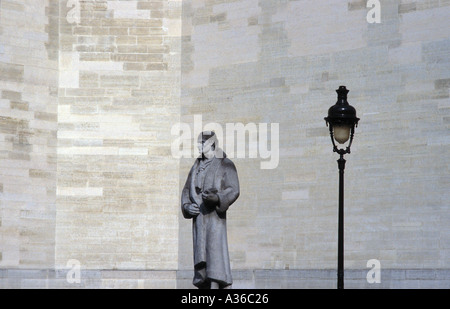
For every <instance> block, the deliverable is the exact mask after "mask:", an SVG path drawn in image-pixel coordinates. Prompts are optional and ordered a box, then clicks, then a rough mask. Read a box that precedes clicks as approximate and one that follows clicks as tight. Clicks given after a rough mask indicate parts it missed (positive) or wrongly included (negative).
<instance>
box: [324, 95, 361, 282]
mask: <svg viewBox="0 0 450 309" xmlns="http://www.w3.org/2000/svg"><path fill="white" fill-rule="evenodd" d="M336 92H337V96H338V100H337V102H336V104H335V105H333V106H331V107H330V108H329V109H328V117H325V122H326V124H327V126H328V127H329V129H330V136H331V142H332V143H333V152H337V153H338V154H339V155H340V158H339V160H337V162H338V167H339V215H338V221H339V224H338V272H337V277H338V278H337V288H338V289H343V288H344V169H345V159H344V155H345V154H346V153H350V147H351V145H352V142H353V135H354V133H355V126H358V121H359V118H357V117H356V110H355V108H354V107H353V106H351V105H350V104H348V102H347V93H348V92H349V90H347V88H345V86H340V87H339V89H337V90H336ZM336 142H337V143H338V144H340V145H343V146H342V147H345V149H344V148H338V146H337V145H336ZM346 142H348V144H347V145H346V146H345V143H346Z"/></svg>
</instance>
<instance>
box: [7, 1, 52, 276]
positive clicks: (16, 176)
mask: <svg viewBox="0 0 450 309" xmlns="http://www.w3.org/2000/svg"><path fill="white" fill-rule="evenodd" d="M57 7H58V6H57V2H56V1H40V0H39V1H21V2H18V1H1V2H0V268H2V269H3V268H37V269H39V268H48V267H53V265H54V255H55V228H54V227H55V210H56V209H55V199H56V159H57V158H56V146H57V137H56V132H57V128H58V124H57V107H58V26H57V24H58V10H57Z"/></svg>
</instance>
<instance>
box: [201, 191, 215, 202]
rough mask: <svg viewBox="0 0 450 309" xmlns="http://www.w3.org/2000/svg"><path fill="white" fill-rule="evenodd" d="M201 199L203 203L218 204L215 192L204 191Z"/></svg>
mask: <svg viewBox="0 0 450 309" xmlns="http://www.w3.org/2000/svg"><path fill="white" fill-rule="evenodd" d="M202 198H203V200H204V201H205V202H208V203H210V204H217V203H219V197H218V196H217V194H216V193H215V192H211V191H205V192H203V193H202Z"/></svg>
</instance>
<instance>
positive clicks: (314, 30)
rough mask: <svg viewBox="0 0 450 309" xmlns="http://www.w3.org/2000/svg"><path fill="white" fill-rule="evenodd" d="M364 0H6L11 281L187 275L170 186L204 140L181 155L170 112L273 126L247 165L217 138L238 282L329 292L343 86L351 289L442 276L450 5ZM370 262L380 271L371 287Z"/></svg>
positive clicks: (1, 225) (138, 283)
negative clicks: (376, 10) (225, 166)
mask: <svg viewBox="0 0 450 309" xmlns="http://www.w3.org/2000/svg"><path fill="white" fill-rule="evenodd" d="M366 2H367V1H363V0H346V1H343V0H329V1H313V0H302V1H296V0H291V1H289V0H183V1H180V0H173V1H163V0H148V1H147V0H142V1H137V0H136V1H134V0H132V1H125V0H83V1H82V0H79V1H78V0H45V1H44V0H32V1H31V0H30V1H14V0H2V1H0V288H4V287H32V288H34V287H43V288H49V287H64V288H119V287H120V288H175V287H178V288H184V287H186V288H188V287H192V285H191V279H192V236H191V222H190V221H188V220H185V219H184V218H182V216H180V208H179V207H180V205H179V198H180V188H181V186H182V185H183V184H184V181H185V178H186V176H187V173H188V171H189V168H190V167H191V165H192V163H193V160H194V159H193V158H194V155H195V154H196V153H195V144H194V138H195V135H192V136H191V137H192V140H191V142H192V143H191V146H192V149H191V150H192V152H191V154H192V156H191V157H190V158H181V159H179V158H178V157H177V156H176V155H174V154H173V153H172V150H173V149H172V147H171V146H173V142H174V140H175V138H176V135H173V134H172V133H173V131H172V129H173V128H174V126H175V125H177V124H180V122H181V123H187V124H188V125H190V126H191V128H193V132H195V131H196V129H198V120H199V119H200V118H201V120H202V125H207V124H210V123H212V122H214V123H216V124H217V126H218V127H221V128H222V129H223V130H224V133H225V131H226V130H225V129H226V126H227V124H242V125H252V124H255V125H256V127H257V128H258V129H259V128H260V127H259V126H258V125H259V124H262V125H264V124H267V125H268V133H269V134H268V140H267V145H266V146H267V147H268V149H271V147H272V150H273V151H272V155H273V156H277V160H275V161H274V162H275V163H276V164H275V166H273V168H271V169H262V168H261V166H262V165H261V163H263V162H267V158H265V157H263V156H262V155H263V154H262V153H261V148H259V147H258V146H260V145H261V144H262V143H264V142H266V141H265V140H264V139H263V138H261V136H260V138H259V139H258V143H259V144H258V145H256V146H255V145H250V143H249V142H248V143H247V145H246V147H245V154H246V155H245V156H244V157H243V158H241V157H238V151H237V148H234V149H233V148H229V146H236V145H233V144H232V143H231V139H230V138H229V136H227V135H226V134H224V136H223V138H222V139H220V140H219V143H220V144H221V146H224V148H225V150H226V151H227V154H228V155H229V156H230V157H231V159H232V160H233V161H234V162H235V164H236V167H237V169H238V174H239V178H240V184H241V196H240V197H239V199H238V201H237V202H236V203H235V204H234V205H233V206H232V207H231V208H230V210H229V212H228V240H229V247H230V255H231V266H232V271H233V276H234V278H235V287H244V288H246V287H250V288H299V287H300V288H308V287H314V288H334V287H335V276H336V273H335V268H336V258H337V254H336V252H337V202H338V201H337V198H338V169H337V164H336V161H335V160H337V155H336V154H334V153H332V148H331V143H330V138H329V135H328V128H327V127H326V126H325V121H324V120H323V117H325V116H326V112H327V110H328V108H329V107H330V106H331V105H332V104H334V103H335V101H336V94H335V92H334V91H335V89H337V88H338V87H339V86H340V85H346V86H347V88H348V89H350V93H349V102H350V103H351V104H352V105H353V106H354V107H355V108H356V109H357V112H358V116H359V117H360V118H361V121H360V125H359V127H358V128H357V131H356V136H355V141H354V144H353V147H352V154H350V155H347V156H346V158H347V165H346V171H345V173H346V174H345V189H346V192H345V268H346V277H345V278H346V286H347V287H360V288H361V287H362V288H373V287H381V288H400V287H411V288H423V287H433V288H434V287H441V288H442V287H444V288H445V287H450V281H449V279H448V278H449V275H448V274H449V269H450V255H449V254H450V242H449V239H450V229H449V224H448V222H450V217H449V203H448V200H449V197H450V196H449V191H448V187H449V182H450V178H449V176H448V175H449V170H448V168H449V156H448V155H447V154H448V152H449V144H450V134H449V119H450V118H449V117H450V116H449V107H450V103H449V102H450V101H449V85H450V83H449V80H450V63H449V59H450V57H449V55H450V41H449V37H450V33H449V29H450V27H449V26H450V25H449V21H448V16H449V14H450V5H449V3H448V1H438V0H433V1H428V0H427V1H425V0H415V1H413V0H381V1H380V4H381V6H380V23H369V22H368V19H367V14H368V13H369V10H370V8H367V7H366ZM196 120H197V122H196ZM271 124H277V125H278V129H279V130H278V131H277V133H278V134H275V135H271V134H270V133H273V132H275V131H273V130H274V129H275V127H271V126H270V125H271ZM217 126H216V127H217ZM250 127H251V126H249V127H247V128H250ZM201 129H202V128H200V130H201ZM175 133H176V132H175ZM258 133H261V131H258ZM230 144H231V145H230ZM274 148H276V149H278V152H277V153H278V155H277V154H276V152H274V151H275V149H274ZM228 149H230V151H228ZM254 150H256V151H257V152H256V154H257V155H256V157H254V158H252V157H250V155H249V154H250V151H254ZM370 259H377V260H379V261H380V264H381V284H378V285H376V284H375V285H373V284H369V283H368V282H367V280H366V274H367V271H368V270H369V268H367V261H368V260H370ZM73 261H77V262H79V266H80V273H79V275H80V278H79V279H80V281H78V282H71V281H70V280H68V277H67V275H68V274H69V271H73V270H74V269H73V268H71V267H73V265H76V264H71V263H73ZM68 263H69V264H68Z"/></svg>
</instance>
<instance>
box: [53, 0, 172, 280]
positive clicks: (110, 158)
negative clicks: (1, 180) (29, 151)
mask: <svg viewBox="0 0 450 309" xmlns="http://www.w3.org/2000/svg"><path fill="white" fill-rule="evenodd" d="M63 4H64V1H61V5H60V23H59V29H60V66H59V69H60V72H59V73H60V74H59V88H58V90H59V104H58V153H57V154H58V171H57V178H58V187H57V192H56V195H57V217H56V249H55V250H56V252H55V259H56V265H57V267H65V266H66V263H67V261H68V260H70V259H76V260H78V261H79V262H80V264H81V266H82V268H83V269H131V270H136V269H139V270H142V269H157V270H165V269H170V270H174V269H176V267H177V251H178V239H177V237H178V210H179V209H178V208H177V207H175V205H177V204H178V160H175V159H174V158H172V156H171V155H170V137H171V136H170V129H171V126H172V124H173V122H174V121H175V120H176V119H177V117H178V114H179V99H178V98H179V91H180V87H179V82H180V68H179V66H180V65H179V63H180V61H179V59H180V45H179V43H178V42H179V35H180V27H181V23H180V14H181V5H180V2H179V1H80V2H79V22H76V21H75V22H71V21H72V19H71V18H69V17H71V16H72V15H71V11H72V10H76V9H77V7H76V6H74V7H72V8H71V7H67V6H66V5H63ZM173 280H174V277H173Z"/></svg>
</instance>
